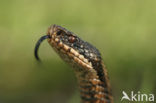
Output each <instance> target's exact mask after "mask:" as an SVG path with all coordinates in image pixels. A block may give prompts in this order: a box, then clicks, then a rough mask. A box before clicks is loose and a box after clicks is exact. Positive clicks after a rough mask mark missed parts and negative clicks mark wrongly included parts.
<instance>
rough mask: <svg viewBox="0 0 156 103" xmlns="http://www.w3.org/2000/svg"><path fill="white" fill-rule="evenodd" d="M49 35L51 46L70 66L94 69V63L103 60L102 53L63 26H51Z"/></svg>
mask: <svg viewBox="0 0 156 103" xmlns="http://www.w3.org/2000/svg"><path fill="white" fill-rule="evenodd" d="M47 35H48V36H50V37H51V38H49V39H48V42H49V44H50V45H51V46H52V47H53V48H54V50H55V51H56V52H57V53H58V54H59V55H60V57H61V58H62V59H63V60H65V61H66V62H68V63H70V64H74V65H75V64H76V65H78V66H83V67H86V68H93V63H95V61H96V62H97V61H100V60H101V56H100V53H99V51H98V50H97V49H96V48H95V47H94V46H92V45H91V44H89V43H88V42H85V41H83V40H82V39H81V38H79V37H78V36H76V35H75V34H74V33H72V32H70V31H68V30H67V29H65V28H63V27H61V26H58V25H52V26H50V27H49V29H48V32H47ZM73 62H74V63H73Z"/></svg>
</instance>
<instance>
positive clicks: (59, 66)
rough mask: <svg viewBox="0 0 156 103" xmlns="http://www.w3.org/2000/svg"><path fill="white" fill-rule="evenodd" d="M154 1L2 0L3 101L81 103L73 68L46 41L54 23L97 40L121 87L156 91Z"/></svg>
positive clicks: (115, 87) (115, 83)
mask: <svg viewBox="0 0 156 103" xmlns="http://www.w3.org/2000/svg"><path fill="white" fill-rule="evenodd" d="M155 18H156V1H155V0H77V1H73V0H44V1H41V0H34V1H32V0H0V103H79V100H80V98H79V93H78V89H77V86H76V85H77V84H76V83H77V82H76V78H75V76H74V73H73V70H72V69H71V68H70V67H69V66H68V65H66V64H65V63H64V62H63V61H62V60H61V59H60V58H59V57H58V56H57V55H56V53H55V52H54V51H53V50H52V49H51V47H50V46H49V44H48V43H47V42H46V41H45V42H44V43H42V45H41V47H40V51H39V52H40V53H39V54H40V57H41V58H42V61H43V63H42V64H38V63H37V62H36V60H35V59H34V56H33V50H34V46H35V43H36V41H37V40H38V39H39V38H40V37H41V36H42V35H45V33H46V31H47V28H48V27H49V26H50V25H51V24H58V25H61V26H63V27H65V28H67V29H68V30H70V31H72V32H74V33H76V34H78V35H79V36H80V37H81V38H83V39H84V40H86V41H88V42H90V43H92V44H94V45H95V46H96V47H97V48H98V49H99V50H100V51H101V54H102V57H103V59H104V61H105V64H106V65H107V68H108V72H109V75H110V79H111V84H112V88H113V94H114V97H115V103H119V102H120V100H121V96H122V91H123V90H125V91H127V92H130V91H136V92H137V91H141V92H143V93H153V94H156V76H155V73H156V53H155V52H156V46H155V45H156V29H155V27H156V19H155Z"/></svg>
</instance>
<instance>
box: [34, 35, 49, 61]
mask: <svg viewBox="0 0 156 103" xmlns="http://www.w3.org/2000/svg"><path fill="white" fill-rule="evenodd" d="M47 38H51V37H50V35H44V36H42V37H41V38H40V39H39V40H38V41H37V43H36V46H35V50H34V56H35V58H36V59H37V60H38V61H40V58H39V56H38V49H39V46H40V44H41V42H42V41H43V40H45V39H47Z"/></svg>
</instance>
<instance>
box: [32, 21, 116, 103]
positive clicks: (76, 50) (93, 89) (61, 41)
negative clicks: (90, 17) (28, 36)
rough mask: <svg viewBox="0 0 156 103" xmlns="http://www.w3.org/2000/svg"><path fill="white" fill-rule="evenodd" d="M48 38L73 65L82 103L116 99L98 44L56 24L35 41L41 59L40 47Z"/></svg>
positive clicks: (54, 47)
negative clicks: (93, 43)
mask: <svg viewBox="0 0 156 103" xmlns="http://www.w3.org/2000/svg"><path fill="white" fill-rule="evenodd" d="M45 39H47V41H48V43H49V44H50V46H51V47H52V48H53V49H54V51H56V53H57V54H58V55H59V56H60V57H61V58H62V60H64V61H65V62H66V63H67V64H69V65H70V66H72V68H73V70H74V72H75V75H76V77H77V81H78V87H79V91H80V97H81V102H82V103H114V101H113V96H112V89H111V85H110V82H109V77H108V72H107V69H106V66H105V65H104V63H103V60H102V57H101V54H100V52H99V50H98V49H96V47H94V46H93V45H91V44H90V43H88V42H86V41H84V40H82V39H81V38H80V37H78V36H77V35H76V34H75V33H73V32H71V31H69V30H67V29H65V28H63V27H61V26H59V25H56V24H54V25H52V26H50V27H49V28H48V31H47V33H46V35H44V36H42V37H41V38H40V39H39V40H38V42H37V43H36V46H35V50H34V55H35V58H36V59H37V60H39V61H40V58H39V56H38V48H39V46H40V44H41V42H42V41H43V40H45Z"/></svg>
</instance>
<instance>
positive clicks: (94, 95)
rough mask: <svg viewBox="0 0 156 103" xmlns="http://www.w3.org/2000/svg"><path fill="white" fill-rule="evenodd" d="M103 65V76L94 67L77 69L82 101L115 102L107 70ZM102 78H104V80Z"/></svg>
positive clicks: (90, 102)
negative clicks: (82, 69)
mask: <svg viewBox="0 0 156 103" xmlns="http://www.w3.org/2000/svg"><path fill="white" fill-rule="evenodd" d="M102 67H103V68H101V69H103V73H101V74H103V77H100V76H99V74H98V73H97V71H96V70H94V69H90V70H87V71H81V69H79V70H77V71H75V73H76V77H77V79H78V84H79V89H80V95H81V100H82V103H113V98H112V93H111V87H110V84H109V80H108V76H107V71H106V69H105V67H104V65H103V66H102ZM100 78H103V80H104V81H103V80H100Z"/></svg>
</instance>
